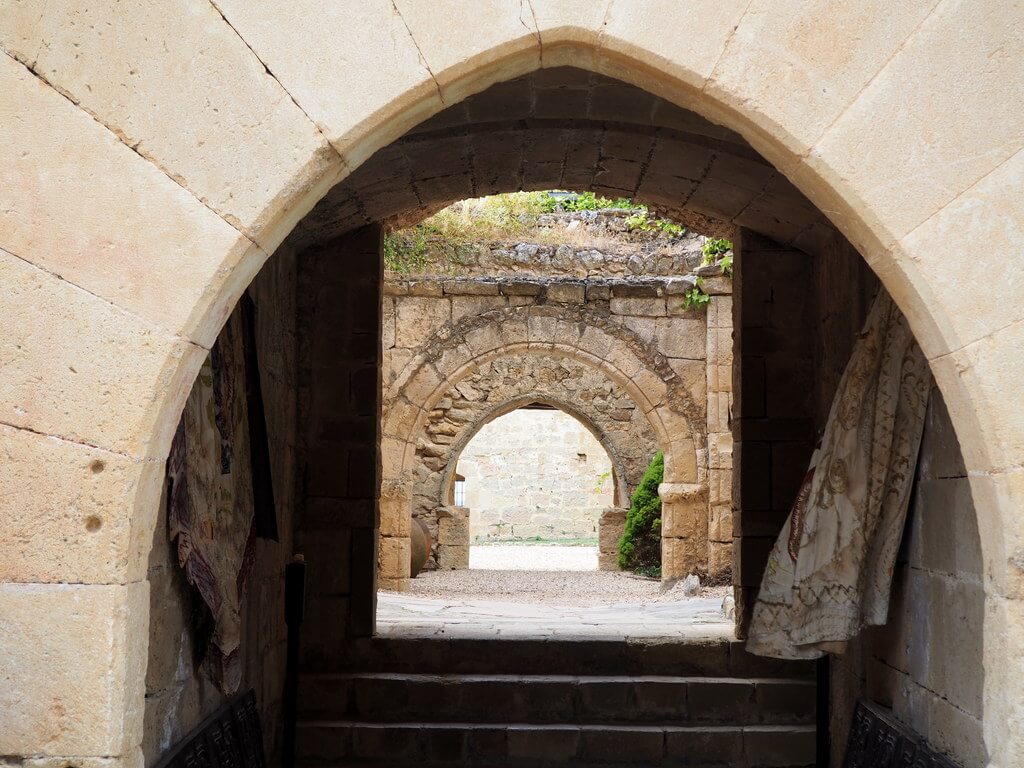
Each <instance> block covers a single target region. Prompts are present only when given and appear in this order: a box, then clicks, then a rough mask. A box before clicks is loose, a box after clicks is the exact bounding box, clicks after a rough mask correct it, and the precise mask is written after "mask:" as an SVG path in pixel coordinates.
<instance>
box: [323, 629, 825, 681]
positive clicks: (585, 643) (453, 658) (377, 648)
mask: <svg viewBox="0 0 1024 768" xmlns="http://www.w3.org/2000/svg"><path fill="white" fill-rule="evenodd" d="M347 650H348V652H347V653H346V654H345V659H344V661H343V662H342V663H343V665H344V666H343V668H337V669H315V670H307V671H309V672H318V673H319V672H342V671H355V672H405V673H416V674H465V675H472V674H506V675H609V674H611V675H674V676H705V675H711V676H715V677H787V678H807V679H811V678H813V676H814V665H813V664H812V663H810V662H795V661H780V660H774V659H765V658H762V657H759V656H753V655H751V654H749V653H747V652H746V650H744V648H743V643H742V642H740V641H736V640H733V641H723V640H715V641H708V642H694V641H690V642H685V643H684V642H678V641H653V642H652V641H631V640H626V641H622V640H566V639H560V638H559V639H554V638H553V639H551V640H507V639H503V640H498V639H482V640H475V639H446V638H422V637H410V638H398V637H373V638H364V639H359V640H353V641H351V643H350V644H349V646H348V648H347Z"/></svg>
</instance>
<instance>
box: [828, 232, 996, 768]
mask: <svg viewBox="0 0 1024 768" xmlns="http://www.w3.org/2000/svg"><path fill="white" fill-rule="evenodd" d="M877 286H878V281H877V278H876V277H875V276H874V275H873V274H872V273H871V271H870V270H869V269H868V267H867V265H866V264H865V263H864V260H863V259H862V258H861V257H860V255H859V254H857V253H856V252H855V251H854V250H853V249H852V248H851V247H850V246H849V245H847V244H845V243H841V242H840V243H837V244H836V245H835V246H834V247H833V248H831V249H829V251H827V252H825V253H823V254H822V255H821V256H819V257H818V258H816V259H815V260H814V295H815V302H814V305H815V318H816V319H815V322H814V326H815V327H816V328H817V329H818V334H817V340H816V350H815V357H816V371H817V374H816V380H817V403H816V406H817V413H816V417H815V420H816V423H818V424H819V425H823V424H824V422H825V419H826V418H827V416H828V410H829V407H830V406H831V402H832V396H833V395H834V393H835V389H836V386H837V385H838V381H839V377H840V376H841V375H842V372H843V369H844V368H845V366H846V362H847V360H848V359H849V354H850V349H851V347H852V345H853V341H854V339H855V338H856V335H857V334H858V333H859V331H860V329H861V326H862V325H863V322H864V319H865V317H866V316H867V312H868V309H869V308H870V304H871V300H872V298H873V296H874V293H875V291H876V290H877ZM982 578H983V568H982V559H981V538H980V534H979V529H978V515H977V508H976V505H975V502H974V499H973V498H972V494H971V487H970V481H969V479H968V477H967V471H966V469H965V467H964V460H963V456H962V454H961V451H960V447H959V441H958V439H957V436H956V434H955V433H954V431H953V426H952V422H951V420H950V417H949V413H948V411H947V410H946V406H945V403H944V402H943V399H942V395H941V394H940V392H939V390H938V388H933V389H932V393H931V400H930V402H929V405H928V412H927V415H926V418H925V427H924V435H923V438H922V441H921V451H920V458H919V460H918V465H917V473H916V476H915V479H914V489H913V493H912V496H911V502H910V510H909V512H908V518H907V526H906V529H905V532H904V539H903V545H902V548H901V550H900V554H899V556H898V559H897V564H896V569H895V572H894V574H893V593H892V599H891V603H890V608H889V621H888V623H887V624H886V625H885V626H883V627H878V628H875V629H872V630H869V631H868V632H865V633H864V634H863V635H862V636H861V637H860V638H858V639H857V640H856V641H855V642H853V643H851V644H850V646H849V649H848V651H847V653H845V654H843V655H842V656H836V657H833V659H832V660H831V664H830V668H831V686H832V695H831V699H832V717H831V732H832V746H833V760H834V761H835V763H836V764H838V761H839V760H840V756H841V754H842V748H843V745H844V744H845V741H846V738H847V735H848V733H849V727H850V720H851V717H852V713H853V712H852V711H853V704H854V702H855V701H856V700H857V699H858V698H860V697H865V696H866V697H867V698H869V699H871V700H872V701H875V702H878V703H879V704H881V705H883V706H886V707H889V708H891V709H892V710H893V712H894V713H895V715H896V717H897V718H899V719H900V720H902V721H903V722H904V723H906V724H907V725H908V726H910V727H911V728H912V729H914V730H915V731H917V732H918V733H920V734H922V735H924V736H925V737H927V739H928V741H929V742H930V743H931V745H932V746H933V747H935V748H936V749H937V750H939V751H941V752H945V753H946V754H949V755H950V756H952V757H953V758H954V759H955V760H956V761H957V762H958V763H959V764H960V765H962V766H964V768H981V766H984V765H986V764H987V763H988V754H987V752H986V749H985V742H984V735H983V731H982V716H983V714H984V705H983V700H982V686H983V682H984V679H985V670H984V668H983V665H982V650H983V648H982V624H983V622H984V609H983V605H984V600H983V581H982Z"/></svg>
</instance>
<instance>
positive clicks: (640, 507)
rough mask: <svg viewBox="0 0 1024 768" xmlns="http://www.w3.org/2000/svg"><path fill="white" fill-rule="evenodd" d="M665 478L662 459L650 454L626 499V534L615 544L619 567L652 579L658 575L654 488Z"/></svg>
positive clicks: (657, 505) (658, 521)
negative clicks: (617, 547)
mask: <svg viewBox="0 0 1024 768" xmlns="http://www.w3.org/2000/svg"><path fill="white" fill-rule="evenodd" d="M664 477H665V457H664V455H663V454H662V452H661V451H658V452H657V453H656V454H654V458H653V459H652V460H651V463H650V465H649V466H648V467H647V471H646V472H644V476H643V478H642V479H641V480H640V484H639V485H638V486H637V487H636V490H635V491H633V495H632V497H630V505H629V512H627V513H626V532H625V533H624V534H623V536H622V538H621V539H620V540H619V567H620V568H622V569H624V570H629V571H634V572H636V573H641V574H643V575H645V576H656V575H660V573H661V497H660V496H658V486H659V485H661V481H662V480H663V479H664Z"/></svg>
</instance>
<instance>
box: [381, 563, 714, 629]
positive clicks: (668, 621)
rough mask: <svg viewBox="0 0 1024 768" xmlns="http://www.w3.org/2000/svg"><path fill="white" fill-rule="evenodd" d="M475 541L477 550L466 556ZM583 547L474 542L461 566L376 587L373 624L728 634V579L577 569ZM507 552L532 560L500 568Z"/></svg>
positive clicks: (387, 625)
mask: <svg viewBox="0 0 1024 768" xmlns="http://www.w3.org/2000/svg"><path fill="white" fill-rule="evenodd" d="M476 550H480V552H481V553H482V554H483V557H482V558H481V557H480V556H479V555H478V556H477V557H476V558H474V555H475V554H477V552H476ZM500 550H513V551H512V552H502V551H500ZM568 550H573V551H572V552H568ZM588 550H589V552H588ZM590 553H593V558H594V559H595V561H596V551H595V550H594V549H593V548H590V547H552V546H543V545H530V546H522V545H517V546H509V547H496V546H486V547H473V548H471V550H470V565H471V567H470V570H463V571H425V572H423V573H421V574H420V575H419V576H418V577H416V578H415V579H413V581H412V585H411V589H410V590H409V591H408V592H385V591H381V592H380V593H379V594H378V604H377V632H378V634H379V635H383V636H388V637H424V636H431V637H437V636H444V637H452V638H481V639H483V638H509V639H541V638H556V637H557V638H559V639H588V638H589V639H604V640H614V639H621V640H643V641H649V640H666V639H676V640H680V639H682V640H687V641H691V640H705V639H707V640H718V639H724V638H730V637H732V635H733V622H732V618H731V614H730V615H727V612H726V608H725V607H723V601H724V600H725V598H726V597H727V596H728V595H730V594H731V592H732V590H731V589H729V588H727V587H711V588H703V589H701V590H700V592H699V593H698V594H696V595H693V596H686V595H684V594H683V592H682V585H676V586H675V587H673V588H671V589H665V587H664V586H663V585H662V583H661V582H660V581H657V580H655V579H646V578H642V577H638V576H635V575H633V574H630V573H621V572H608V571H596V570H583V569H581V568H580V563H585V562H586V560H585V558H586V557H587V556H589V555H590ZM510 557H513V558H514V559H513V562H514V563H515V564H516V565H517V566H519V567H522V566H523V565H525V564H529V565H530V566H533V567H537V568H538V570H508V569H502V568H501V566H502V565H503V564H504V565H507V564H508V562H509V558H510ZM573 566H575V569H574V568H573ZM542 567H543V568H545V570H539V568H542ZM592 567H593V566H591V568H592Z"/></svg>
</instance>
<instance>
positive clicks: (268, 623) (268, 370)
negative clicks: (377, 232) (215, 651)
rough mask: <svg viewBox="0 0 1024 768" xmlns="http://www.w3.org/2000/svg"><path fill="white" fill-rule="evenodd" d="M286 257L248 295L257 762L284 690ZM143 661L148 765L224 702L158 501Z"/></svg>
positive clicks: (273, 744)
mask: <svg viewBox="0 0 1024 768" xmlns="http://www.w3.org/2000/svg"><path fill="white" fill-rule="evenodd" d="M295 279H296V262H295V255H294V254H293V253H291V252H289V251H288V250H287V249H282V250H280V251H279V252H278V254H277V255H276V256H275V258H274V259H273V260H272V261H271V262H270V263H268V265H267V267H266V268H265V269H264V270H263V271H262V272H261V273H260V274H259V276H258V277H257V278H256V280H255V281H254V283H253V284H252V286H251V287H250V289H249V290H250V295H251V296H252V297H253V299H254V301H255V304H256V340H257V350H258V354H259V362H260V381H261V385H262V389H263V396H264V409H265V413H266V418H267V432H268V438H269V441H270V458H271V471H272V474H273V481H274V493H275V502H276V507H277V522H278V532H279V537H280V541H278V542H274V541H270V540H267V539H256V544H255V546H256V552H255V564H254V567H253V571H252V573H251V575H250V579H249V582H248V587H247V590H246V595H245V598H244V602H243V610H242V621H243V635H242V645H241V654H242V663H243V675H242V684H241V688H240V691H245V690H248V689H249V688H254V689H255V691H256V698H257V702H258V704H259V707H260V713H261V717H262V720H263V729H264V731H263V733H264V738H265V742H266V748H267V750H268V751H267V754H268V755H271V756H273V755H275V754H276V750H277V749H278V748H279V744H280V713H281V695H282V686H283V682H284V656H285V641H286V634H285V627H284V607H283V596H284V592H283V574H284V565H285V563H286V562H287V561H288V560H289V559H290V557H291V554H292V528H293V521H294V511H295V509H294V506H295V505H294V498H295V497H294V488H295V474H294V467H295V447H296V437H297V435H296V420H295V419H296V414H295V405H296V398H295V392H296V358H295V355H296V334H295ZM147 578H148V579H149V583H150V608H149V612H150V626H149V660H148V664H147V669H146V699H145V713H144V723H143V726H144V736H143V743H142V748H143V754H144V757H145V761H146V764H147V765H152V764H153V763H155V762H156V761H157V760H158V759H159V758H160V757H161V756H162V755H163V754H164V753H165V752H166V751H167V750H168V749H169V748H170V747H172V746H173V745H174V744H175V743H177V742H178V741H179V740H180V739H181V738H182V737H183V736H185V735H186V734H187V733H188V732H189V731H190V730H191V729H192V728H194V727H195V726H196V725H198V724H199V722H200V721H202V719H203V718H204V717H205V716H206V715H208V714H209V713H211V712H212V711H213V710H215V709H216V708H217V707H218V706H220V705H221V704H222V703H223V701H224V699H225V697H224V696H223V694H221V692H220V691H219V689H218V688H217V686H216V685H215V684H214V683H213V682H211V680H210V678H209V677H208V675H207V673H206V670H205V668H204V666H203V664H202V662H201V659H202V656H203V651H204V647H203V644H204V641H203V638H202V636H201V635H199V634H197V624H196V619H197V617H198V616H200V610H199V609H200V608H201V598H199V596H198V595H197V594H196V593H195V591H194V590H193V588H192V587H191V586H190V585H189V584H188V582H187V581H186V580H185V576H184V572H183V571H182V569H181V568H180V567H179V566H178V561H177V551H176V548H175V547H174V546H173V545H172V544H171V542H170V541H169V540H168V537H167V506H166V494H164V498H163V501H162V503H161V506H160V514H159V519H158V521H157V526H156V531H155V534H154V537H153V548H152V550H151V551H150V559H149V571H148V574H147Z"/></svg>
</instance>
